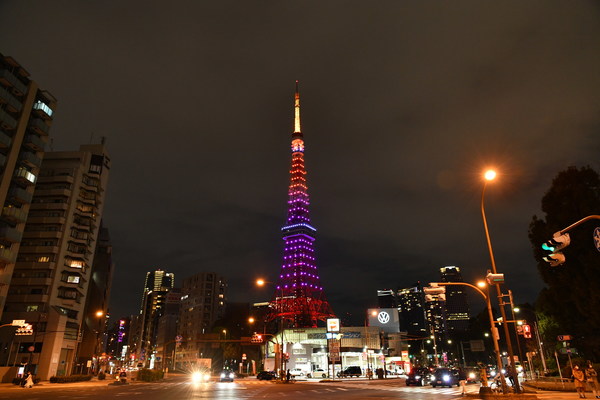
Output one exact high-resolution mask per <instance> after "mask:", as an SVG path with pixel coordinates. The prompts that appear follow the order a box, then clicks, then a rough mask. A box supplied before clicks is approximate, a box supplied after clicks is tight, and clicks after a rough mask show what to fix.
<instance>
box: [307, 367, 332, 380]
mask: <svg viewBox="0 0 600 400" xmlns="http://www.w3.org/2000/svg"><path fill="white" fill-rule="evenodd" d="M306 377H307V378H312V377H315V378H327V371H325V370H324V369H322V368H316V369H315V370H314V371H313V372H309V373H308V374H307V375H306Z"/></svg>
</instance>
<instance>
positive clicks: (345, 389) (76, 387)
mask: <svg viewBox="0 0 600 400" xmlns="http://www.w3.org/2000/svg"><path fill="white" fill-rule="evenodd" d="M467 391H468V396H467V397H463V396H461V389H460V388H457V387H453V388H432V387H431V386H425V387H407V386H406V385H405V384H404V379H387V380H373V381H368V380H343V381H335V382H318V381H316V380H314V381H299V382H296V383H292V384H281V383H275V382H267V381H258V380H257V379H256V378H245V379H237V380H236V381H235V382H215V381H213V382H209V383H203V384H197V385H195V384H192V383H191V382H190V381H189V379H187V377H182V376H179V377H172V378H169V379H168V380H165V381H161V382H156V383H137V382H136V383H132V384H129V385H118V386H117V385H109V384H108V382H106V381H104V382H87V383H77V384H68V385H59V384H50V383H43V384H42V385H37V386H35V387H34V388H32V389H24V388H20V387H17V386H12V385H2V387H0V399H1V400H5V399H6V400H8V399H10V400H19V399H27V400H46V399H47V400H62V399H64V400H94V399H102V400H107V399H109V400H120V399H122V400H129V399H132V400H138V399H139V400H188V399H189V400H200V399H219V400H242V399H279V400H312V399H318V400H325V399H332V400H342V399H344V400H347V399H365V400H376V399H377V400H387V399H410V400H444V399H449V400H450V399H456V398H468V399H479V396H478V395H477V393H478V392H479V385H468V386H467ZM538 398H539V399H540V400H545V399H548V400H550V399H552V400H570V399H576V398H578V397H577V395H576V394H575V393H564V394H563V393H557V392H552V393H542V394H538Z"/></svg>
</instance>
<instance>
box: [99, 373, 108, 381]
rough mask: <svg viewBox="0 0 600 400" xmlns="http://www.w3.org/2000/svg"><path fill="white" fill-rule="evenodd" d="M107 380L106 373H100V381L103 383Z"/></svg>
mask: <svg viewBox="0 0 600 400" xmlns="http://www.w3.org/2000/svg"><path fill="white" fill-rule="evenodd" d="M105 379H106V374H105V373H104V372H100V373H98V380H99V381H103V380H105Z"/></svg>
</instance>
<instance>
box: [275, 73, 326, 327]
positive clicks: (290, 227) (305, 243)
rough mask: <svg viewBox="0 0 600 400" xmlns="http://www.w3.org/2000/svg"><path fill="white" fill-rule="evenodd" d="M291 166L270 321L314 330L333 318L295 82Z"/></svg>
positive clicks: (298, 95) (298, 96)
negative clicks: (317, 244)
mask: <svg viewBox="0 0 600 400" xmlns="http://www.w3.org/2000/svg"><path fill="white" fill-rule="evenodd" d="M291 151H292V166H291V169H290V185H289V189H288V215H287V222H286V224H285V226H284V227H283V228H282V229H281V230H282V232H283V240H284V241H285V248H284V251H283V265H282V267H281V273H280V275H279V281H278V284H277V287H276V290H275V293H274V295H273V297H274V299H273V301H272V302H271V304H272V311H271V314H270V319H275V318H279V319H283V320H284V321H285V323H286V324H287V325H288V326H289V327H298V328H302V327H316V326H317V321H319V320H321V321H323V320H325V319H326V318H328V317H333V316H334V314H333V310H332V309H331V306H330V305H329V302H327V300H326V298H325V294H324V293H323V284H322V283H321V279H320V277H319V274H318V271H317V263H316V259H315V251H314V241H315V232H316V229H315V228H314V227H313V226H311V224H310V214H309V208H308V207H309V204H310V200H309V196H308V185H307V181H306V168H305V167H304V135H303V134H302V130H301V127H300V94H299V91H298V81H296V93H295V97H294V132H293V133H292V144H291Z"/></svg>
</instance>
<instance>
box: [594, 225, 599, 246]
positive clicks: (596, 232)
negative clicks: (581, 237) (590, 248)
mask: <svg viewBox="0 0 600 400" xmlns="http://www.w3.org/2000/svg"><path fill="white" fill-rule="evenodd" d="M594 244H595V245H596V250H598V251H600V227H597V228H596V229H594Z"/></svg>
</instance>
